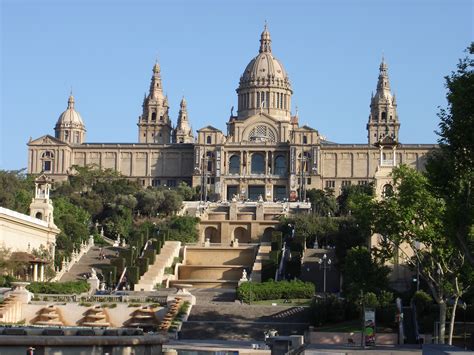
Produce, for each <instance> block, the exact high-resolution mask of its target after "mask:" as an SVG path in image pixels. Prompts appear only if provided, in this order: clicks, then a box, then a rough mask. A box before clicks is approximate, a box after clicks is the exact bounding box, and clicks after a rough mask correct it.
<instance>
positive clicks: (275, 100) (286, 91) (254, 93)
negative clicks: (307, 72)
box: [237, 26, 293, 119]
mask: <svg viewBox="0 0 474 355" xmlns="http://www.w3.org/2000/svg"><path fill="white" fill-rule="evenodd" d="M271 43H272V40H271V38H270V32H268V30H267V27H266V26H265V29H264V30H263V32H262V34H261V36H260V50H259V54H258V55H257V56H256V57H255V58H253V59H252V60H251V61H250V63H249V64H248V65H247V67H246V68H245V71H244V73H243V74H242V76H241V77H240V83H239V88H238V89H237V94H238V96H239V106H238V107H239V115H238V116H239V119H245V118H247V117H249V116H252V115H254V114H256V113H257V112H258V111H264V112H266V113H268V114H270V115H272V116H275V117H280V118H285V119H286V118H287V119H289V117H290V108H291V94H292V93H293V92H292V90H291V84H290V80H289V78H288V74H287V73H286V71H285V69H284V68H283V65H282V64H281V63H280V61H279V60H278V59H276V58H275V57H274V56H273V53H272V48H271Z"/></svg>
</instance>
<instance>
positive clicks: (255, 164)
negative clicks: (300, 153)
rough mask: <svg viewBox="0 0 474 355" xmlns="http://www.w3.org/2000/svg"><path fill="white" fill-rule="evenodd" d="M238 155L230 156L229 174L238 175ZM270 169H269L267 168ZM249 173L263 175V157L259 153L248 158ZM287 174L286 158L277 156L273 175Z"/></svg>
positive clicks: (239, 165)
mask: <svg viewBox="0 0 474 355" xmlns="http://www.w3.org/2000/svg"><path fill="white" fill-rule="evenodd" d="M240 167H241V162H240V155H232V156H231V157H230V159H229V174H235V175H238V174H240ZM269 168H270V167H269ZM250 172H251V173H252V174H265V173H266V169H265V156H264V155H263V154H260V153H253V154H252V157H251V158H250ZM286 173H287V163H286V157H284V156H283V155H277V156H276V157H275V160H274V166H273V174H275V175H285V174H286Z"/></svg>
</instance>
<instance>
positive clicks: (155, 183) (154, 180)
mask: <svg viewBox="0 0 474 355" xmlns="http://www.w3.org/2000/svg"><path fill="white" fill-rule="evenodd" d="M160 185H161V181H160V179H153V180H152V181H151V186H160Z"/></svg>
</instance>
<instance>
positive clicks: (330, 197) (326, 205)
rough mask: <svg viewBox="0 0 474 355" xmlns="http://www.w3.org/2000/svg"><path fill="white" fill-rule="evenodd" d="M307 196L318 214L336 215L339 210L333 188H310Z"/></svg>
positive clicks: (314, 211) (314, 212)
mask: <svg viewBox="0 0 474 355" xmlns="http://www.w3.org/2000/svg"><path fill="white" fill-rule="evenodd" d="M306 197H307V198H308V199H309V201H310V202H311V208H312V210H313V214H315V215H317V216H324V217H326V216H335V215H336V211H337V204H336V198H335V197H334V191H332V190H328V189H326V190H319V189H310V190H308V191H307V192H306Z"/></svg>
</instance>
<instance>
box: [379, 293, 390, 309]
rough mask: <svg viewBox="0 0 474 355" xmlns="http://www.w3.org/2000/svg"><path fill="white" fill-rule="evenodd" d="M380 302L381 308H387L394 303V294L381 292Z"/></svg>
mask: <svg viewBox="0 0 474 355" xmlns="http://www.w3.org/2000/svg"><path fill="white" fill-rule="evenodd" d="M378 300H379V305H380V307H387V306H389V305H390V304H391V303H392V301H393V293H392V292H389V291H381V292H380V294H379V296H378Z"/></svg>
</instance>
